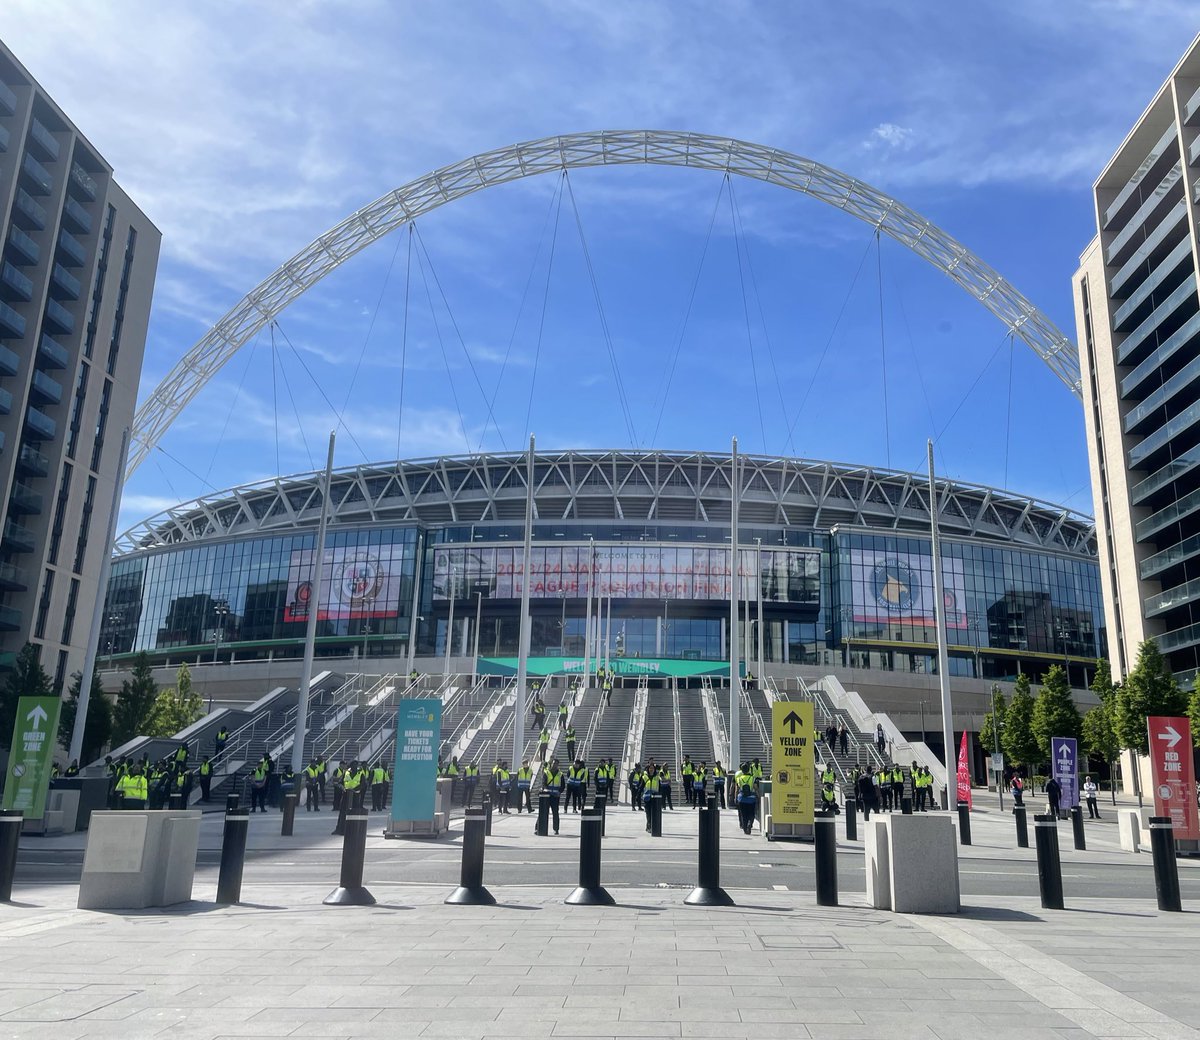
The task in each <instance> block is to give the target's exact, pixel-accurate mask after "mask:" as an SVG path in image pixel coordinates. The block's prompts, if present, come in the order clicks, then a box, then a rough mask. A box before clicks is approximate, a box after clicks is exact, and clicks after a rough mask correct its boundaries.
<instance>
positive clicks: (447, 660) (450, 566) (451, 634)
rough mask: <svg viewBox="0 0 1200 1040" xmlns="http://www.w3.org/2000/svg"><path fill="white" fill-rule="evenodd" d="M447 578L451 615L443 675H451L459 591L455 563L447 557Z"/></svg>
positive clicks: (447, 624) (448, 621)
mask: <svg viewBox="0 0 1200 1040" xmlns="http://www.w3.org/2000/svg"><path fill="white" fill-rule="evenodd" d="M446 562H447V578H448V579H449V582H450V591H449V595H450V616H449V618H448V619H447V621H446V656H445V659H444V660H443V662H442V675H445V676H449V675H450V651H451V649H452V648H453V646H454V600H455V597H456V595H457V593H458V589H457V587H456V585H457V582H455V580H454V563H453V562H452V561H451V560H449V559H447V561H446Z"/></svg>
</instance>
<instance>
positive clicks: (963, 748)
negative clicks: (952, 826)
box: [958, 729, 971, 808]
mask: <svg viewBox="0 0 1200 1040" xmlns="http://www.w3.org/2000/svg"><path fill="white" fill-rule="evenodd" d="M958 800H959V801H960V802H966V803H967V806H968V808H969V807H970V805H971V770H970V769H969V768H967V731H966V730H965V729H964V730H963V735H962V743H961V744H959V746H958Z"/></svg>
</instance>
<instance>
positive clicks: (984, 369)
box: [916, 329, 1009, 470]
mask: <svg viewBox="0 0 1200 1040" xmlns="http://www.w3.org/2000/svg"><path fill="white" fill-rule="evenodd" d="M1008 337H1009V331H1008V330H1007V329H1005V330H1004V336H1003V337H1002V338H1001V340H1000V342H999V343H997V344H996V349H995V350H993V351H992V353H991V355H990V356H989V357H988V359H987V361H985V362H984V365H983V367H982V368H981V369H980V370H979V374H978V375H976V376H975V381H974V382H973V383H971V385H970V386H969V387H968V388H967V392H966V393H965V394H963V395H962V399H961V400H960V401H959V402H958V405H957V407H956V408H955V409H954V411H953V412H951V413H950V418H949V419H947V420H946V424H945V425H944V426H943V427H942V428H941V430H940V431H939V432H938V433H936V434H935V435H934V437H933V443H934V445H935V446H936V445H937V443H938V441H940V440H941V439H942V437H944V436H945V434H946V431H947V430H948V429H950V426H951V424H952V423H953V422H954V420H955V418H957V416H958V413H959V412H960V411H962V407H963V405H964V404H966V403H967V399H968V398H969V397H970V396H971V394H973V393H974V392H975V388H976V387H977V386H978V385H979V381H980V380H981V379H983V377H984V375H985V374H986V373H987V370H988V369H989V368H991V367H992V362H993V361H995V360H996V356H997V355H998V354H999V353H1000V348H1001V347H1003V346H1004V344H1005V343H1006V342H1007V340H1008ZM923 464H924V455H922V462H921V463H918V465H917V467H916V468H917V469H918V470H919V469H920V467H921V465H923Z"/></svg>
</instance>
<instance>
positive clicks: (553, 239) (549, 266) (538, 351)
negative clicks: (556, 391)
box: [525, 170, 567, 437]
mask: <svg viewBox="0 0 1200 1040" xmlns="http://www.w3.org/2000/svg"><path fill="white" fill-rule="evenodd" d="M566 176H567V171H566V170H563V179H564V180H565V179H566ZM562 197H563V192H562V190H561V189H560V190H559V193H558V206H557V208H556V209H555V211H554V230H553V231H552V232H551V234H550V258H549V260H548V261H547V263H546V284H545V286H544V287H543V288H542V316H541V318H540V319H539V321H538V333H537V346H536V347H535V348H534V352H533V375H532V376H531V378H530V380H529V404H528V405H526V407H525V436H526V437H528V436H529V435H530V433H531V432H532V431H531V430H530V429H529V423H530V421H531V420H532V418H533V392H534V389H535V388H536V387H537V370H538V362H539V361H540V360H541V357H542V333H543V332H544V331H545V328H546V306H547V304H548V303H549V301H550V275H551V274H552V273H553V271H554V247H555V245H556V244H557V243H558V219H559V217H560V216H561V215H562Z"/></svg>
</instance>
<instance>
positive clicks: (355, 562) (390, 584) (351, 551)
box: [283, 545, 405, 621]
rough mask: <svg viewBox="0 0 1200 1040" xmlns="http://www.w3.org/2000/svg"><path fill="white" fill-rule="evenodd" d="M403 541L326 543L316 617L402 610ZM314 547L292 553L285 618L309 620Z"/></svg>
mask: <svg viewBox="0 0 1200 1040" xmlns="http://www.w3.org/2000/svg"><path fill="white" fill-rule="evenodd" d="M404 552H405V549H404V546H402V545H380V546H372V547H370V548H363V547H361V546H354V547H346V548H338V549H326V550H325V561H324V566H323V567H322V568H321V602H320V605H319V608H318V610H317V620H318V621H342V620H348V619H356V618H391V617H396V616H397V615H398V614H399V613H400V596H401V593H402V588H403V584H404V580H403V575H404ZM313 555H314V550H312V549H299V550H297V551H296V552H293V553H292V558H291V563H290V565H289V566H288V590H287V603H286V604H285V606H284V608H283V619H284V621H307V620H308V604H309V601H310V599H311V593H312V588H311V576H312V561H313Z"/></svg>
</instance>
